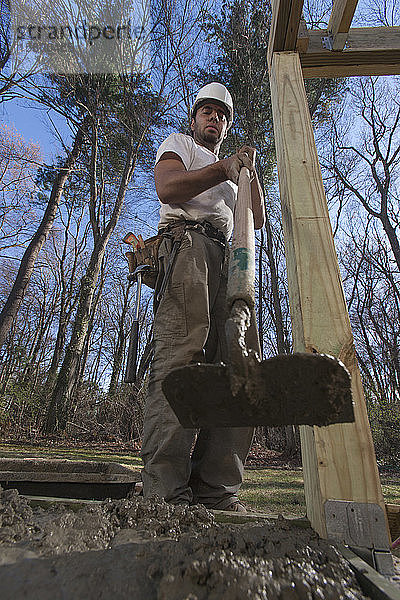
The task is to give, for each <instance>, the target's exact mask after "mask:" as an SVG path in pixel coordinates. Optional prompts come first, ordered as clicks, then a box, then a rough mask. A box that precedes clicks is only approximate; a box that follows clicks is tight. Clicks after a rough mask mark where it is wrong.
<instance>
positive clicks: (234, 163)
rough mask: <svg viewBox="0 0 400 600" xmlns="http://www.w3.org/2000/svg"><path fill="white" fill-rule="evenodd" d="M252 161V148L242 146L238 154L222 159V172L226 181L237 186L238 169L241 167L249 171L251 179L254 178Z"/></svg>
mask: <svg viewBox="0 0 400 600" xmlns="http://www.w3.org/2000/svg"><path fill="white" fill-rule="evenodd" d="M254 159H255V150H254V148H250V146H243V147H242V148H241V149H240V150H239V152H237V153H236V154H233V155H232V156H229V158H224V159H223V161H221V162H223V163H224V171H225V174H226V176H227V177H228V179H230V180H231V181H233V183H236V184H237V183H238V181H239V173H240V169H241V168H242V167H246V168H247V169H249V171H250V177H251V179H252V178H253V177H254Z"/></svg>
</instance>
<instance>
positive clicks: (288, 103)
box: [268, 0, 400, 537]
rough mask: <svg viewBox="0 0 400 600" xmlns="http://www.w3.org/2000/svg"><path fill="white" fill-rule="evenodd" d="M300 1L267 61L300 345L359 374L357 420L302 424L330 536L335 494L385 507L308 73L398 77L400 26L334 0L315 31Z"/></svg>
mask: <svg viewBox="0 0 400 600" xmlns="http://www.w3.org/2000/svg"><path fill="white" fill-rule="evenodd" d="M302 6H303V1H302V0H299V1H298V2H296V0H275V2H274V3H273V15H272V24H271V34H270V40H269V45H268V64H269V68H270V84H271V101H272V107H273V117H274V131H275V144H276V151H277V162H278V173H279V186H280V190H281V202H282V220H283V227H284V234H285V253H286V261H287V271H288V283H289V301H290V309H291V315H292V330H293V340H294V349H295V351H309V352H313V351H317V352H321V353H327V354H332V355H334V356H337V357H338V358H340V359H341V360H342V361H343V362H344V363H345V365H346V366H347V368H348V369H349V370H350V372H351V375H352V388H353V397H354V402H355V423H346V424H337V425H331V426H329V427H322V428H318V427H314V428H313V427H302V428H301V443H302V455H303V471H304V484H305V495H306V503H307V516H308V518H309V519H310V521H311V524H312V526H313V528H314V529H315V530H316V531H317V532H318V533H319V534H320V535H321V536H323V537H326V536H327V526H326V516H325V512H324V504H325V502H326V501H327V500H348V501H353V502H359V503H372V504H377V505H378V506H380V507H381V508H382V510H383V511H384V514H385V515H386V510H385V504H384V499H383V495H382V489H381V484H380V479H379V473H378V468H377V464H376V457H375V451H374V446H373V442H372V436H371V431H370V427H369V423H368V417H367V411H366V406H365V401H364V395H363V388H362V383H361V376H360V371H359V368H358V364H357V360H356V356H355V349H354V345H353V337H352V333H351V328H350V319H349V315H348V311H347V306H346V301H345V298H344V293H343V287H342V283H341V278H340V273H339V267H338V262H337V257H336V253H335V247H334V241H333V235H332V229H331V225H330V219H329V212H328V208H327V204H326V199H325V193H324V188H323V183H322V176H321V171H320V167H319V162H318V155H317V151H316V147H315V141H314V134H313V129H312V124H311V118H310V114H309V110H308V105H307V98H306V93H305V88H304V77H339V76H340V77H343V76H347V77H351V76H354V75H383V74H400V35H399V34H400V28H386V27H379V28H355V29H351V28H350V26H351V21H352V18H353V15H354V12H355V9H356V6H357V1H356V0H336V1H335V2H334V6H333V11H332V15H331V18H330V21H329V25H328V29H327V30H325V31H307V27H306V25H305V23H304V22H303V21H302V20H301V10H302ZM295 38H296V39H295ZM343 48H345V49H343ZM296 50H297V51H296ZM386 523H387V520H386ZM388 534H389V529H388Z"/></svg>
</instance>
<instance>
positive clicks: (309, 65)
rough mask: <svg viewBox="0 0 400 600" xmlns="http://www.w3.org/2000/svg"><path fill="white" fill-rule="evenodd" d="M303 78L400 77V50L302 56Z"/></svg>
mask: <svg viewBox="0 0 400 600" xmlns="http://www.w3.org/2000/svg"><path fill="white" fill-rule="evenodd" d="M301 65H302V68H303V77H304V78H305V79H311V78H313V77H359V76H362V75H363V76H375V75H400V50H379V51H376V50H374V51H368V50H366V51H360V52H355V51H351V52H331V53H330V54H328V55H326V54H322V53H321V54H317V53H315V54H302V56H301Z"/></svg>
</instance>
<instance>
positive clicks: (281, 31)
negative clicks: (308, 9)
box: [267, 0, 304, 63]
mask: <svg viewBox="0 0 400 600" xmlns="http://www.w3.org/2000/svg"><path fill="white" fill-rule="evenodd" d="M303 3H304V0H273V2H272V21H271V29H270V34H269V41H268V51H267V59H268V62H269V63H270V62H271V60H272V55H273V53H274V52H279V51H281V50H295V49H296V44H297V34H298V31H299V25H300V19H301V14H302V11H303Z"/></svg>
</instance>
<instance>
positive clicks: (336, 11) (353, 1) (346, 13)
mask: <svg viewBox="0 0 400 600" xmlns="http://www.w3.org/2000/svg"><path fill="white" fill-rule="evenodd" d="M357 4H358V0H335V2H334V3H333V9H332V14H331V18H330V19H329V23H328V32H329V35H331V36H332V49H333V50H343V48H344V46H345V44H346V39H347V34H348V31H349V29H350V27H351V22H352V20H353V16H354V13H355V10H356V8H357Z"/></svg>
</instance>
